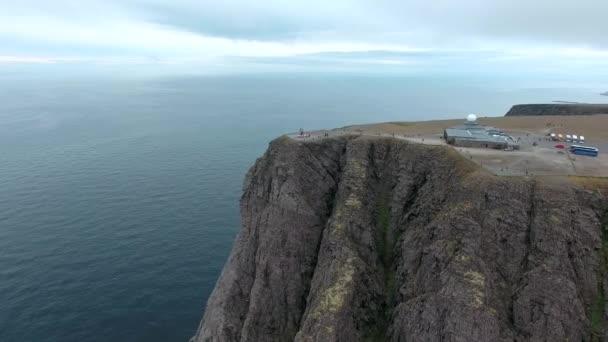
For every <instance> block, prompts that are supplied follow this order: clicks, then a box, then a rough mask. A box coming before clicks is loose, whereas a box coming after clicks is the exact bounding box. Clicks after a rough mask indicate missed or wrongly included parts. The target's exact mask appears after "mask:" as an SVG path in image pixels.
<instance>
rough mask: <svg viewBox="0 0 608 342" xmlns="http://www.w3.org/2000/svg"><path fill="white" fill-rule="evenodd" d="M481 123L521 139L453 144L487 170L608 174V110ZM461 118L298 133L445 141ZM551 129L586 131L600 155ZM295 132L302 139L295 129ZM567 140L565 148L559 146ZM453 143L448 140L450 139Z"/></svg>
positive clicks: (316, 136)
mask: <svg viewBox="0 0 608 342" xmlns="http://www.w3.org/2000/svg"><path fill="white" fill-rule="evenodd" d="M478 121H479V123H481V124H482V125H488V126H495V127H498V128H499V129H501V130H503V131H505V132H506V133H508V134H510V135H511V136H512V137H513V138H515V139H519V140H520V144H521V150H520V151H502V150H492V149H483V148H463V147H453V148H454V149H456V150H457V151H458V152H460V153H461V154H462V155H463V156H464V157H465V158H468V159H471V160H473V161H475V162H476V163H478V164H480V165H481V166H483V167H484V168H485V169H487V170H488V171H490V172H492V173H494V174H496V175H503V176H526V175H528V176H534V175H547V176H564V175H569V176H590V177H608V154H607V153H606V151H608V115H592V116H525V117H524V116H517V117H498V118H480V119H479V120H478ZM463 122H464V120H462V119H455V120H438V121H423V122H392V123H379V124H371V125H356V126H349V127H343V128H338V129H334V130H328V131H317V132H310V133H307V134H309V135H310V136H309V137H307V138H300V139H322V138H325V137H326V136H327V137H332V136H339V135H346V134H360V135H366V136H390V137H394V138H396V139H403V140H408V141H412V142H415V143H421V144H428V145H446V143H445V141H444V140H443V139H442V136H443V130H444V129H445V128H449V127H453V126H456V125H460V124H462V123H463ZM548 133H556V134H557V133H561V134H563V135H564V136H565V135H566V134H576V135H584V136H585V137H586V141H587V143H586V145H587V146H594V147H597V148H599V150H600V155H599V157H587V156H579V155H571V154H570V153H569V152H568V149H567V147H568V145H569V144H568V143H556V142H553V141H548V139H547V134H548ZM292 137H294V138H296V139H298V137H296V136H295V135H292ZM558 144H563V145H565V147H566V149H558V148H555V145H558ZM448 146H449V145H448Z"/></svg>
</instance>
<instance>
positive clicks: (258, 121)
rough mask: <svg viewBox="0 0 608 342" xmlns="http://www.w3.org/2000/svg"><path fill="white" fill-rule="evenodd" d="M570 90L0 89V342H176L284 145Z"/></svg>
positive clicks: (591, 98) (15, 79)
mask: <svg viewBox="0 0 608 342" xmlns="http://www.w3.org/2000/svg"><path fill="white" fill-rule="evenodd" d="M605 90H606V89H597V88H595V87H594V86H585V84H575V83H573V82H570V81H567V82H565V81H559V80H555V81H552V82H545V81H543V82H540V81H533V80H532V81H530V80H526V81H525V82H524V81H522V80H517V79H503V80H491V79H490V78H479V79H476V80H471V79H467V78H458V77H422V76H417V77H414V76H409V77H408V76H400V77H389V76H369V75H359V76H356V75H327V74H325V75H304V74H291V75H289V74H283V75H278V74H277V75H265V76H261V75H247V76H179V77H178V76H163V77H140V78H137V77H133V78H128V77H112V76H106V77H103V76H100V75H97V76H95V77H86V75H83V76H70V77H62V76H53V75H44V76H40V75H39V76H36V75H27V77H25V76H23V77H22V75H20V74H18V73H16V74H15V73H13V74H11V75H10V77H4V78H1V79H0V303H1V304H0V341H19V342H21V341H37V342H40V341H66V342H71V341H147V342H150V341H186V340H187V339H188V338H189V337H191V336H192V335H193V334H194V332H195V330H196V328H197V325H198V322H199V320H200V319H201V317H202V313H203V310H204V306H205V302H206V300H207V298H208V296H209V294H210V293H211V291H212V289H213V286H214V285H215V282H216V280H217V277H218V276H219V273H220V272H221V268H222V266H223V264H224V262H225V260H226V258H227V256H228V254H229V252H230V248H231V245H232V242H233V240H234V238H235V236H236V234H237V232H238V229H239V216H238V200H239V197H240V192H241V184H242V178H243V176H244V174H245V172H246V171H247V169H248V168H249V167H250V166H251V165H252V164H253V163H254V161H255V159H256V158H257V157H259V156H260V155H261V154H262V153H263V151H264V150H265V148H266V146H267V144H268V142H269V141H270V140H271V139H273V138H274V137H277V136H279V135H280V134H282V133H285V132H293V131H296V130H298V129H299V128H300V127H303V128H304V129H312V128H331V127H338V126H344V125H349V124H353V123H365V122H377V121H395V120H405V121H407V120H422V119H439V118H452V117H459V116H462V117H464V115H465V114H467V113H471V112H473V113H480V114H481V115H488V116H497V115H503V114H504V113H505V112H506V111H507V110H508V109H509V107H510V106H511V105H512V104H515V103H525V102H550V101H553V100H562V101H587V102H600V101H602V97H600V96H599V95H598V93H599V92H601V91H605Z"/></svg>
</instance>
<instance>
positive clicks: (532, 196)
mask: <svg viewBox="0 0 608 342" xmlns="http://www.w3.org/2000/svg"><path fill="white" fill-rule="evenodd" d="M538 186H539V185H538V181H537V180H536V179H535V178H533V179H532V181H531V182H530V189H529V193H528V196H529V203H528V210H527V217H528V219H527V225H526V233H525V234H526V235H525V255H524V257H523V258H522V261H521V265H520V267H519V276H518V277H517V280H516V282H515V284H511V300H510V302H509V303H508V315H507V319H508V322H509V324H510V325H511V327H512V328H513V329H514V331H515V332H516V334H518V335H519V334H521V333H522V332H521V327H519V326H518V325H517V323H516V322H515V312H514V311H515V309H514V306H515V301H516V300H517V297H518V295H519V292H520V291H521V290H522V289H523V288H524V287H525V286H526V283H525V277H526V273H527V272H528V271H529V269H530V263H531V261H530V258H531V254H532V253H533V249H534V246H533V242H532V240H533V233H534V232H533V230H534V224H535V221H536V215H537V213H536V199H537V196H536V192H537V190H538Z"/></svg>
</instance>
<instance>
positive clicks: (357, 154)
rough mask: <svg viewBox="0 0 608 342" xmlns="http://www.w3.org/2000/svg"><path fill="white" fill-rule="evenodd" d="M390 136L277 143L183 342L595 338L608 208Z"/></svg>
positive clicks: (586, 186) (566, 184) (604, 283)
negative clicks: (190, 333)
mask: <svg viewBox="0 0 608 342" xmlns="http://www.w3.org/2000/svg"><path fill="white" fill-rule="evenodd" d="M604 187H605V183H604V182H603V181H602V180H595V179H565V178H519V177H497V176H493V175H490V174H488V173H486V172H484V171H483V170H482V169H479V168H478V167H477V166H476V165H475V164H473V163H472V162H470V161H468V160H466V159H464V158H463V157H461V156H460V155H459V154H458V153H457V152H456V151H454V150H452V149H449V148H446V147H439V146H423V145H417V144H412V143H408V142H405V141H400V140H396V139H388V138H371V137H344V138H335V139H325V140H320V141H316V142H296V141H293V140H291V139H289V138H286V137H283V138H279V139H277V140H275V141H273V142H272V143H271V144H270V147H269V149H268V151H267V152H266V153H265V155H264V156H263V157H262V158H260V159H259V160H258V161H257V162H256V164H255V166H254V167H253V168H252V169H251V171H250V173H249V175H248V177H247V180H246V182H245V189H244V194H243V196H242V199H241V213H242V229H241V232H240V234H239V236H238V238H237V241H236V243H235V246H234V249H233V251H232V254H231V256H230V257H229V260H228V262H227V264H226V266H225V268H224V271H223V272H222V275H221V277H220V279H219V281H218V283H217V286H216V288H215V290H214V292H213V294H212V296H211V297H210V299H209V301H208V305H207V309H206V313H205V315H204V318H203V320H202V322H201V324H200V327H199V329H198V331H197V333H196V335H195V336H194V337H193V339H192V340H193V341H196V342H204V341H226V342H228V341H265V342H266V341H268V342H270V341H298V342H304V341H324V342H325V341H327V342H332V341H336V342H337V341H344V342H353V341H463V342H464V341H466V342H469V341H608V330H607V321H608V317H607V313H608V310H607V309H608V308H607V306H606V299H607V298H608V241H607V240H608V227H607V226H608V198H607V197H606V195H605V193H604V192H603V188H604Z"/></svg>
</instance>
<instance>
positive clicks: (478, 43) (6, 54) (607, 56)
mask: <svg viewBox="0 0 608 342" xmlns="http://www.w3.org/2000/svg"><path fill="white" fill-rule="evenodd" d="M606 13H608V1H606V0H577V1H572V0H533V1H531V0H458V1H455V0H434V1H428V0H366V1H363V0H330V1H328V0H306V1H301V0H292V1H285V0H255V1H253V0H222V1H217V0H216V1H209V0H54V1H47V0H19V1H14V0H0V62H4V63H15V62H20V63H45V62H66V63H67V62H70V61H111V62H115V63H127V62H129V61H140V60H147V61H150V62H163V63H180V62H199V63H217V61H235V60H236V61H242V60H252V61H256V62H258V63H271V64H272V63H278V64H280V63H289V61H299V62H302V61H303V62H305V63H328V64H331V63H338V62H339V61H342V60H348V61H350V63H359V64H364V65H374V64H377V65H387V66H391V65H392V66H394V65H405V66H407V65H416V64H419V63H423V62H424V61H429V60H431V61H433V63H435V64H436V65H447V66H449V65H450V64H458V63H464V62H466V63H468V64H476V63H477V64H480V65H500V64H501V63H506V64H509V65H519V64H521V63H524V64H526V65H528V66H530V67H538V68H542V67H545V68H554V69H559V68H564V67H568V68H569V67H573V68H583V67H587V68H588V67H590V66H592V67H596V68H603V70H605V69H606V68H608V64H607V63H608V62H607V61H608V33H607V32H608V20H606ZM463 61H464V62H463ZM518 63H519V64H518Z"/></svg>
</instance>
